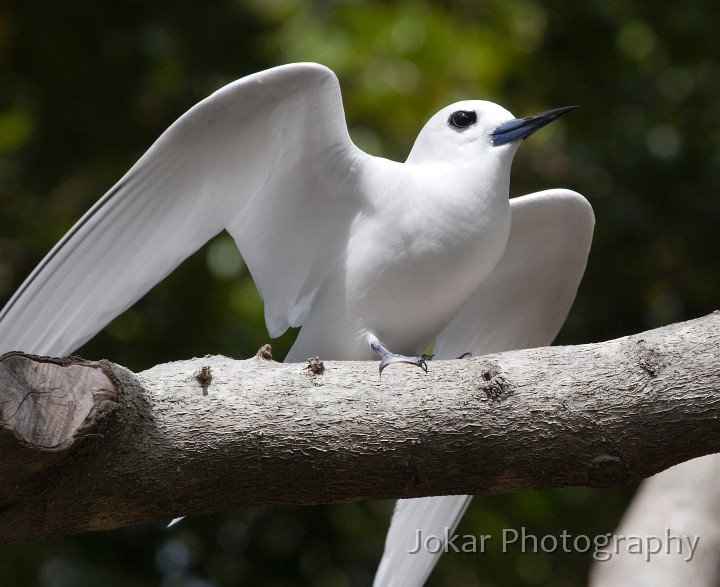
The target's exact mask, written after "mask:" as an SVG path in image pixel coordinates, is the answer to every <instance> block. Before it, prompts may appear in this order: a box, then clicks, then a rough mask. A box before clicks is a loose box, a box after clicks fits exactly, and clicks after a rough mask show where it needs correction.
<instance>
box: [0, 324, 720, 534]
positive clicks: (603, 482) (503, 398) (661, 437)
mask: <svg viewBox="0 0 720 587" xmlns="http://www.w3.org/2000/svg"><path fill="white" fill-rule="evenodd" d="M719 326H720V313H717V312H716V313H714V314H712V315H710V316H706V317H705V318H702V319H699V320H694V321H690V322H685V323H681V324H676V325H672V326H668V327H665V328H661V329H657V330H653V331H649V332H645V333H642V334H640V335H636V336H631V337H627V338H622V339H618V340H614V341H609V342H605V343H599V344H592V345H582V346H575V347H549V348H542V349H530V350H524V351H513V352H508V353H502V354H498V355H488V356H485V357H478V358H473V359H464V360H457V361H438V362H433V363H431V364H430V369H429V372H428V373H427V374H425V373H423V372H422V371H421V370H420V369H417V368H413V367H409V366H397V367H392V368H389V369H387V370H386V371H385V372H384V374H383V376H382V378H380V377H379V376H378V372H377V363H372V362H325V364H324V367H325V370H324V372H323V371H322V369H321V368H319V367H320V365H319V364H318V363H315V364H314V366H313V368H312V369H308V368H306V367H305V366H303V365H299V364H279V363H275V362H273V361H271V360H268V359H267V358H263V357H262V356H260V355H258V356H257V357H255V358H253V359H250V360H247V361H233V360H231V359H228V358H225V357H205V358H203V359H192V360H188V361H179V362H175V363H170V364H167V365H159V366H157V367H154V368H152V369H150V370H148V371H145V372H142V373H139V374H137V375H134V374H132V373H130V372H129V371H127V370H126V369H124V368H122V367H119V366H117V365H113V364H111V363H107V362H102V361H101V362H99V363H91V362H88V361H84V360H82V359H72V358H70V359H62V360H53V359H47V358H37V357H28V356H25V355H22V354H19V353H10V354H7V355H5V356H4V357H2V358H0V454H2V455H3V456H2V459H0V542H13V541H18V540H27V539H34V538H41V537H49V536H56V535H61V534H68V533H73V532H80V531H88V530H101V529H110V528H115V527H119V526H124V525H128V524H132V523H137V522H143V521H144V522H147V521H152V520H162V519H168V518H171V517H174V516H177V515H189V514H197V513H206V512H216V511H222V510H225V509H228V508H230V507H232V506H236V505H249V504H311V503H321V502H340V501H351V500H361V499H379V498H397V497H417V496H425V495H444V494H451V493H455V494H483V493H497V492H509V491H515V490H520V489H542V488H550V487H561V486H568V485H589V486H594V487H599V486H607V485H614V484H621V483H627V482H630V481H635V480H638V479H641V478H644V477H647V476H649V475H652V474H654V473H657V472H658V471H661V470H663V469H666V468H667V467H669V466H672V465H674V464H677V463H680V462H682V461H685V460H687V459H690V458H694V457H697V456H701V455H705V454H708V453H712V452H717V451H719V450H720V428H719V427H718V426H717V419H718V416H719V415H720V365H718V361H717V356H718V351H717V349H718V348H720V328H719Z"/></svg>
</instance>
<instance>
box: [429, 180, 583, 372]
mask: <svg viewBox="0 0 720 587" xmlns="http://www.w3.org/2000/svg"><path fill="white" fill-rule="evenodd" d="M510 208H511V210H512V221H511V225H510V237H509V238H508V244H507V247H506V248H505V253H504V254H503V257H502V258H501V259H500V262H499V263H498V265H497V267H495V269H494V270H493V272H492V273H491V274H490V277H488V279H486V280H485V281H484V282H483V284H482V285H481V286H480V288H479V289H478V290H477V291H476V292H475V294H474V295H473V296H472V297H471V298H470V300H468V302H467V303H466V304H465V306H464V307H463V309H462V310H461V311H460V312H459V313H458V314H457V315H456V316H455V318H453V320H452V321H451V322H450V324H448V325H447V326H446V327H445V328H444V329H443V331H442V332H441V333H440V336H439V337H438V339H437V342H436V344H435V353H436V355H437V356H438V358H444V359H446V358H452V357H457V356H460V355H461V354H462V353H464V352H471V353H473V354H474V355H485V354H488V353H499V352H502V351H507V350H512V349H523V348H532V347H538V346H546V345H549V344H551V343H552V341H553V340H554V338H555V337H556V336H557V333H558V332H559V331H560V328H561V327H562V325H563V322H564V321H565V317H566V316H567V314H568V312H569V311H570V306H572V303H573V300H574V299H575V294H576V292H577V288H578V286H579V285H580V280H581V279H582V276H583V273H584V272H585V266H586V264H587V258H588V254H589V252H590V243H591V241H592V232H593V226H594V224H595V217H594V215H593V211H592V207H591V206H590V204H589V203H588V201H587V200H586V199H585V198H584V197H583V196H581V195H580V194H578V193H576V192H572V191H570V190H564V189H554V190H545V191H542V192H537V193H534V194H529V195H527V196H522V197H520V198H513V199H512V200H510Z"/></svg>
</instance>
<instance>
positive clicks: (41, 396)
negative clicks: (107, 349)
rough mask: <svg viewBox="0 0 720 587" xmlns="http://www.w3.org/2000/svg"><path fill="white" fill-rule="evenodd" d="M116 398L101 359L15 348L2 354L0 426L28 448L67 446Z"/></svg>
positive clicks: (115, 389) (89, 428)
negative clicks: (37, 353)
mask: <svg viewBox="0 0 720 587" xmlns="http://www.w3.org/2000/svg"><path fill="white" fill-rule="evenodd" d="M118 401H119V392H118V386H117V385H116V383H115V380H114V377H113V375H112V371H111V370H110V368H109V367H107V366H106V365H105V364H104V363H102V362H94V361H86V360H84V359H80V358H77V357H67V358H63V359H54V358H49V357H36V356H33V355H26V354H24V353H18V352H13V353H7V354H5V355H3V356H2V357H0V429H5V430H8V431H9V432H11V433H12V435H13V436H14V437H15V438H16V439H18V440H20V441H21V442H22V443H23V444H25V445H27V446H29V447H31V448H34V449H40V450H60V449H65V448H68V447H70V446H71V445H72V444H73V443H74V442H75V441H76V440H77V439H78V438H80V437H82V436H85V435H86V434H89V433H90V432H91V431H92V430H93V429H94V428H95V427H96V426H97V424H98V423H99V422H100V420H101V419H102V418H103V416H104V415H105V414H106V413H107V412H108V411H110V410H112V409H114V408H115V407H116V406H117V405H118Z"/></svg>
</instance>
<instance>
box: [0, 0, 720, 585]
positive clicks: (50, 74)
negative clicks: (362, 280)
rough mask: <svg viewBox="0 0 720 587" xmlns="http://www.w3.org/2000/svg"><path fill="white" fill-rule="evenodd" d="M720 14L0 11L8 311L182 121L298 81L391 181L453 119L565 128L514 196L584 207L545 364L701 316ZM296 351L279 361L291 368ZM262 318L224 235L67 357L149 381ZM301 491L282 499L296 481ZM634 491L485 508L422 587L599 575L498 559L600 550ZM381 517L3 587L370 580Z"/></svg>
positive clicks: (107, 552) (75, 563)
mask: <svg viewBox="0 0 720 587" xmlns="http://www.w3.org/2000/svg"><path fill="white" fill-rule="evenodd" d="M719 17H720V5H718V4H717V3H713V2H710V1H708V0H704V1H703V0H698V1H696V2H692V3H670V4H665V5H663V6H662V8H659V7H658V5H653V4H651V3H649V2H645V3H643V2H640V1H638V0H607V1H605V2H591V1H589V0H581V1H578V2H573V3H567V2H560V1H559V0H547V1H542V0H485V1H480V2H473V1H471V0H445V1H443V2H429V1H425V2H423V1H410V0H405V1H400V2H386V1H382V0H366V1H360V0H355V1H340V0H336V1H332V0H326V1H324V2H301V1H299V0H204V1H199V0H184V1H181V0H173V1H170V0H167V1H154V2H151V1H140V0H110V1H103V2H100V1H97V2H93V1H90V0H85V1H82V0H69V1H67V2H61V3H60V2H56V3H53V2H42V1H38V0H4V1H3V2H2V3H1V4H0V304H2V303H4V302H5V301H6V300H7V299H8V298H9V296H10V295H11V294H12V292H13V291H14V290H15V288H17V286H18V285H19V284H20V282H21V281H22V279H24V277H25V276H26V275H27V274H28V273H29V272H30V270H31V269H32V267H33V266H34V265H35V264H36V263H37V262H38V261H39V260H40V259H41V257H42V256H43V255H44V254H45V253H46V252H47V251H48V250H49V248H50V247H51V246H52V245H53V244H54V243H55V242H56V241H57V239H58V238H59V237H60V236H61V235H62V234H63V233H64V232H65V231H66V230H67V229H68V228H69V227H70V226H71V225H72V223H73V222H74V221H75V220H76V219H77V218H78V217H79V216H80V215H81V214H82V213H83V212H84V211H85V210H86V209H87V208H88V207H89V206H90V205H91V204H92V203H93V202H94V201H95V200H96V199H97V198H98V197H99V196H100V195H101V194H102V193H104V191H105V190H107V189H108V188H109V187H110V186H111V185H112V184H113V183H114V182H115V181H116V180H117V179H118V178H119V177H120V176H121V175H122V174H123V173H124V172H125V171H126V170H127V168H129V166H130V165H131V164H132V163H133V162H134V161H135V160H136V159H137V158H138V157H139V156H140V154H141V153H142V152H143V151H144V149H146V148H147V147H148V146H149V145H150V144H151V143H152V141H153V140H154V139H155V138H156V137H157V136H158V135H159V134H160V133H161V132H162V131H163V130H164V129H165V128H166V127H167V126H168V125H169V124H170V123H171V122H172V121H173V120H175V119H176V118H177V117H178V116H179V115H180V114H182V113H183V112H184V111H185V110H186V109H187V108H189V107H190V106H191V105H192V104H194V103H195V102H197V101H198V100H200V99H202V98H203V97H205V96H206V95H207V94H209V93H210V92H211V91H213V90H214V89H216V88H217V87H219V86H221V85H223V84H224V83H226V82H228V81H231V80H234V79H237V78H239V77H242V76H243V75H246V74H248V73H251V72H254V71H258V70H260V69H264V68H266V67H270V66H273V65H278V64H282V63H287V62H292V61H318V62H321V63H324V64H325V65H328V66H329V67H331V68H332V69H333V70H334V71H335V72H336V73H337V74H338V76H339V78H340V81H341V85H342V88H343V94H344V100H345V107H346V111H347V117H348V124H349V126H350V128H351V133H352V135H353V137H354V138H355V140H356V141H357V142H358V144H359V145H361V146H362V147H363V148H365V149H366V150H368V151H370V152H372V153H374V154H377V155H384V156H386V157H389V158H395V159H403V158H404V157H405V155H406V154H407V152H408V151H409V149H410V147H411V145H412V142H413V140H414V138H415V136H416V134H417V132H418V130H419V129H420V127H421V126H422V124H423V123H424V121H425V120H426V119H427V118H428V117H429V116H430V115H431V114H432V113H433V112H435V111H436V110H438V109H439V108H440V107H442V106H444V105H445V104H447V103H450V102H452V101H455V100H458V99H463V98H482V99H489V100H492V101H495V102H498V103H500V104H503V105H504V106H506V107H507V108H509V109H510V110H511V111H513V112H514V113H516V115H518V116H523V115H527V114H531V113H535V112H537V111H540V110H545V109H548V108H552V107H557V106H564V105H568V104H580V105H581V109H580V110H579V111H577V112H574V113H572V114H571V115H569V116H568V117H566V118H563V120H562V121H560V122H558V123H556V124H554V125H552V126H551V127H548V129H546V130H544V131H543V132H541V133H538V134H537V135H536V136H534V137H533V138H532V140H530V141H527V143H526V144H524V145H523V146H522V148H521V149H520V151H519V153H518V156H517V157H516V160H515V164H514V167H513V181H512V187H511V190H512V193H513V195H519V194H522V193H527V192H530V191H537V190H540V189H545V188H548V187H554V186H563V187H569V188H573V189H576V190H578V191H580V192H582V193H584V194H585V195H586V196H587V197H588V198H589V200H590V201H591V202H592V204H593V206H594V208H595V212H596V215H597V228H596V233H595V240H594V246H593V251H592V253H591V257H590V262H589V266H588V270H587V274H586V277H585V280H584V282H583V284H582V286H581V288H580V292H579V294H578V298H577V301H576V304H575V306H574V309H573V311H572V313H571V315H570V318H569V319H568V322H567V324H566V327H565V328H564V330H563V332H562V333H561V335H560V338H559V340H558V342H560V343H566V344H573V343H581V342H593V341H599V340H604V339H607V338H612V337H616V336H620V335H623V334H629V333H634V332H638V331H641V330H643V329H647V328H650V327H655V326H659V325H662V324H666V323H670V322H675V321H678V320H682V319H686V318H691V317H696V316H700V315H703V314H705V313H708V312H710V311H712V310H714V309H715V308H716V307H717V300H718V299H720V279H719V277H718V274H719V272H718V269H717V258H718V255H717V253H718V246H717V241H718V231H719V230H720V196H719V195H718V192H719V191H720V189H719V188H720V165H719V162H720V161H719V159H720V101H718V99H717V96H718V95H720V66H719V65H718V55H720V35H718V34H717V30H718V22H719ZM292 336H293V334H292V333H291V334H289V335H286V336H285V337H283V338H282V339H280V340H278V341H274V342H273V347H274V349H275V354H276V356H280V357H282V355H283V354H284V352H285V350H287V348H289V345H290V344H291V343H292ZM267 340H268V337H267V333H266V332H265V330H264V323H263V318H262V303H261V301H260V300H259V298H258V296H257V293H256V292H255V289H254V286H253V284H252V281H251V280H250V278H249V276H248V275H247V272H245V271H244V270H243V267H242V263H241V262H240V260H239V257H238V256H237V253H236V252H235V251H234V249H233V247H231V246H229V241H228V238H227V237H223V236H220V237H218V238H217V239H216V240H215V241H213V242H212V243H210V244H209V245H208V246H207V247H205V248H204V249H202V250H201V251H200V252H198V253H197V254H196V255H195V256H194V257H192V258H191V259H189V260H188V261H187V262H186V263H185V264H184V265H183V266H181V268H180V269H179V270H178V271H176V272H175V273H174V274H173V275H172V276H171V277H170V278H169V279H167V280H166V281H164V282H163V283H162V284H160V285H159V286H158V287H156V288H155V289H154V290H153V291H152V292H151V293H150V294H149V295H148V296H147V297H146V298H145V299H143V300H142V301H141V302H140V303H138V304H137V305H136V306H135V307H134V308H132V309H131V310H129V311H128V312H127V313H126V314H124V315H123V316H121V317H119V318H118V319H117V320H115V321H114V322H113V323H112V324H111V325H110V326H109V327H108V328H107V329H106V330H105V331H104V332H103V333H102V334H101V335H99V336H98V337H97V338H96V339H94V340H93V341H91V342H90V343H89V344H88V345H87V346H86V347H85V348H83V349H82V350H81V351H80V354H82V355H84V356H86V357H88V358H101V357H107V358H109V359H112V360H114V361H116V362H118V363H121V364H124V365H126V366H128V367H129V368H131V369H134V370H141V369H143V368H146V367H149V366H151V365H153V364H155V363H158V362H162V361H168V360H173V359H180V358H187V357H191V356H202V355H205V354H208V353H222V354H227V355H230V356H234V357H238V358H242V357H247V356H249V355H251V354H253V353H254V352H255V350H256V349H257V348H258V347H259V346H260V345H261V344H263V343H264V342H266V341H267ZM301 482H302V480H298V483H301ZM630 494H631V488H615V489H610V490H603V491H594V490H589V489H583V488H577V489H566V490H560V491H548V492H526V493H521V494H516V495H508V496H493V497H483V498H479V499H476V500H475V503H474V505H473V506H472V507H471V509H470V511H469V512H468V515H467V516H466V518H465V520H464V521H463V523H462V525H461V527H460V530H459V531H460V533H473V534H476V535H480V534H492V535H493V537H494V540H493V541H491V542H490V543H489V548H488V552H486V553H485V554H477V555H467V554H452V555H448V556H445V557H444V558H443V560H442V561H441V563H440V565H439V566H438V568H437V571H436V572H435V573H434V574H433V576H432V577H431V580H430V582H429V583H428V584H429V585H435V586H439V585H448V586H450V585H470V584H474V583H476V582H477V581H478V579H479V578H480V577H482V579H483V584H484V585H488V586H491V585H544V584H549V583H552V584H553V585H577V584H581V583H582V582H584V580H585V574H586V572H587V568H588V565H589V564H590V562H591V560H592V559H591V556H590V554H589V553H586V554H580V553H563V552H562V551H560V552H555V553H551V554H545V553H541V554H522V553H521V552H520V549H519V547H518V548H517V549H511V550H510V552H509V553H505V554H503V553H501V552H500V541H501V537H502V529H503V528H514V529H518V530H519V529H520V528H521V527H523V526H524V527H526V528H527V532H529V533H533V534H537V535H539V536H543V535H545V534H553V535H555V536H559V535H560V533H561V532H562V531H563V530H565V529H566V530H567V531H568V532H569V533H570V534H572V535H573V536H576V535H578V534H585V535H588V536H590V537H593V536H595V535H597V534H602V533H605V532H611V531H612V530H613V528H614V527H615V525H616V523H617V520H618V519H619V516H620V515H621V513H622V510H623V508H624V506H625V504H626V502H627V500H628V499H629V497H630ZM391 508H392V504H391V503H390V502H376V503H356V504H347V505H338V506H327V507H305V508H299V507H298V508H272V509H269V508H250V509H243V510H237V511H232V512H229V513H227V514H225V515H218V516H211V517H203V518H197V519H191V520H187V521H185V522H184V523H182V524H181V525H179V526H177V527H175V528H173V529H171V530H169V531H166V530H165V529H164V528H163V527H162V526H161V525H147V526H138V527H132V528H126V529H122V530H117V531H114V532H107V533H98V534H93V535H81V536H73V537H68V538H63V539H57V540H50V541H44V542H36V543H31V544H23V545H16V546H10V547H7V546H6V547H0V577H2V580H0V583H2V585H8V586H31V585H41V586H42V587H66V586H67V587H70V586H88V587H89V586H96V585H102V586H103V587H110V586H114V585H118V586H119V585H133V586H146V585H147V586H149V585H163V586H168V587H169V586H172V587H179V586H183V587H185V586H192V587H202V586H207V585H217V586H222V587H225V586H228V587H229V586H234V585H263V586H265V585H266V586H273V587H281V586H282V587H284V586H295V585H300V586H303V585H315V586H319V587H346V586H361V585H367V584H369V583H370V581H371V577H372V574H373V572H374V568H375V565H376V564H377V561H378V560H379V557H380V553H381V550H382V546H383V542H384V532H385V530H386V527H387V521H388V519H389V515H390V512H391Z"/></svg>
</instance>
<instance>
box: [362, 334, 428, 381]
mask: <svg viewBox="0 0 720 587" xmlns="http://www.w3.org/2000/svg"><path fill="white" fill-rule="evenodd" d="M367 341H368V344H369V345H370V348H371V349H372V350H373V351H375V352H376V353H377V354H378V355H380V375H382V372H383V369H385V367H387V366H388V365H392V364H393V363H408V364H410V365H415V366H416V367H420V368H421V369H422V370H423V371H425V373H427V363H426V361H429V360H430V359H432V358H433V356H432V355H424V354H423V355H416V356H413V357H410V356H408V355H398V354H397V353H393V352H391V351H389V350H388V349H387V348H385V346H384V345H383V344H382V343H381V342H380V341H379V340H378V338H377V337H376V336H375V335H374V334H368V336H367Z"/></svg>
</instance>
